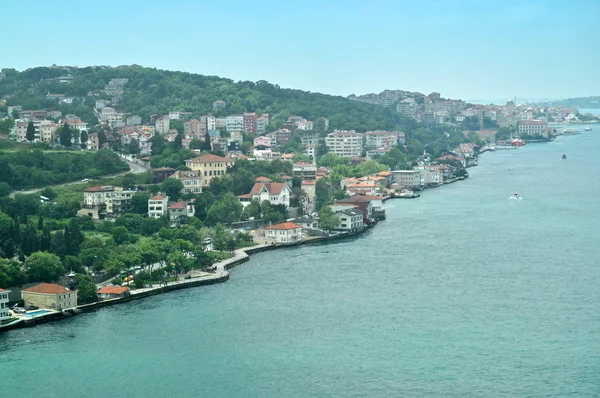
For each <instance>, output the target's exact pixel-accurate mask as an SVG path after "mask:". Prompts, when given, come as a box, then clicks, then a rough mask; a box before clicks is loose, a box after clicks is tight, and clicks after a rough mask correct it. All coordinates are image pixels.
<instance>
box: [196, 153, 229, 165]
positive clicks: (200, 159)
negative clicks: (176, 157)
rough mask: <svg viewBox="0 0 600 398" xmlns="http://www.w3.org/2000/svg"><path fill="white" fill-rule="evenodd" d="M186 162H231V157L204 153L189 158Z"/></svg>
mask: <svg viewBox="0 0 600 398" xmlns="http://www.w3.org/2000/svg"><path fill="white" fill-rule="evenodd" d="M186 162H198V163H216V162H231V159H227V158H223V157H221V156H217V155H212V154H208V155H202V156H198V157H195V158H193V159H187V160H186Z"/></svg>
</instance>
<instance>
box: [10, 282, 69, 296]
mask: <svg viewBox="0 0 600 398" xmlns="http://www.w3.org/2000/svg"><path fill="white" fill-rule="evenodd" d="M22 291H23V292H29V293H43V294H61V293H66V292H70V290H69V289H67V288H66V287H64V286H61V285H56V284H54V283H40V284H39V285H35V286H32V287H30V288H28V289H24V290H22Z"/></svg>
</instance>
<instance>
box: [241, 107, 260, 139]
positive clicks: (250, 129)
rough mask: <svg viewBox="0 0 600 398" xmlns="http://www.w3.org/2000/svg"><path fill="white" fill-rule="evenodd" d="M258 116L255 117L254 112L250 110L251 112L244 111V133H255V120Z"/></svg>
mask: <svg viewBox="0 0 600 398" xmlns="http://www.w3.org/2000/svg"><path fill="white" fill-rule="evenodd" d="M257 119H258V118H257V117H256V113H254V112H252V113H244V119H243V124H244V130H243V131H244V133H245V134H252V135H254V134H256V120H257Z"/></svg>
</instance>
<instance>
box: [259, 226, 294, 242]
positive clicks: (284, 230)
mask: <svg viewBox="0 0 600 398" xmlns="http://www.w3.org/2000/svg"><path fill="white" fill-rule="evenodd" d="M265 238H266V240H267V242H268V243H274V244H277V243H279V244H287V243H295V242H299V241H301V240H302V227H301V226H300V225H298V224H294V223H292V222H284V223H281V224H276V225H271V226H270V227H266V228H265Z"/></svg>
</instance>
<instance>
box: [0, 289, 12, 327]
mask: <svg viewBox="0 0 600 398" xmlns="http://www.w3.org/2000/svg"><path fill="white" fill-rule="evenodd" d="M8 293H10V291H9V290H4V289H2V288H0V323H1V322H2V321H4V320H6V319H8V318H10V312H8Z"/></svg>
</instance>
